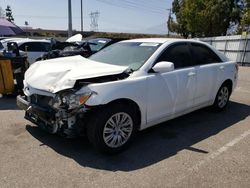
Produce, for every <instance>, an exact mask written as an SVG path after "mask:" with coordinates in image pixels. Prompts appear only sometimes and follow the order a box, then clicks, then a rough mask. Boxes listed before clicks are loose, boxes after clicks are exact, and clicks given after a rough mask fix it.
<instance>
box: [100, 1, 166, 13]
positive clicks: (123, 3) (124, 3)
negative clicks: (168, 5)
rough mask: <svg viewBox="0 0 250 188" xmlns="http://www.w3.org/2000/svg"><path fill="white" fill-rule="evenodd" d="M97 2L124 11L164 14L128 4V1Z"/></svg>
mask: <svg viewBox="0 0 250 188" xmlns="http://www.w3.org/2000/svg"><path fill="white" fill-rule="evenodd" d="M97 1H99V2H102V3H105V4H108V5H112V6H115V7H119V8H126V9H133V10H140V11H144V12H147V13H149V12H150V13H155V14H164V12H163V11H162V12H161V11H159V10H156V9H152V8H150V7H145V6H141V5H138V4H135V3H132V2H128V1H121V2H117V1H116V2H114V1H112V2H111V1H109V0H97Z"/></svg>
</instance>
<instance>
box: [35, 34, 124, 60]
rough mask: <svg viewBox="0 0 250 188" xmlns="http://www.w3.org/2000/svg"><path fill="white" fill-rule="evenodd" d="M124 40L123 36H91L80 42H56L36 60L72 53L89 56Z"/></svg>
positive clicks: (71, 54)
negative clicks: (50, 49) (91, 37)
mask: <svg viewBox="0 0 250 188" xmlns="http://www.w3.org/2000/svg"><path fill="white" fill-rule="evenodd" d="M122 40H125V39H123V38H93V39H89V40H84V41H80V42H74V43H70V42H57V43H55V44H54V46H53V47H52V49H53V50H52V51H50V52H48V53H46V54H44V55H43V56H42V57H41V58H39V59H37V60H46V59H53V58H58V57H68V56H74V55H81V56H83V57H86V58H87V57H89V56H91V55H92V54H95V53H96V52H98V51H100V50H102V49H104V48H106V47H108V46H110V45H111V44H114V43H116V42H119V41H122Z"/></svg>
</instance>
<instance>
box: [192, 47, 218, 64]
mask: <svg viewBox="0 0 250 188" xmlns="http://www.w3.org/2000/svg"><path fill="white" fill-rule="evenodd" d="M191 51H192V55H193V58H194V60H195V63H196V64H197V65H204V64H211V63H219V62H222V60H221V59H220V58H219V57H218V55H217V54H216V53H214V52H213V51H212V50H211V49H209V48H208V47H207V46H205V45H202V44H198V43H191Z"/></svg>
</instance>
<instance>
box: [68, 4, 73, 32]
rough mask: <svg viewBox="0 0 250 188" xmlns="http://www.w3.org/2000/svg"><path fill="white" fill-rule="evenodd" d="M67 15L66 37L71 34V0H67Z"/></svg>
mask: <svg viewBox="0 0 250 188" xmlns="http://www.w3.org/2000/svg"><path fill="white" fill-rule="evenodd" d="M68 16H69V21H68V22H69V28H68V37H71V36H72V8H71V0H68Z"/></svg>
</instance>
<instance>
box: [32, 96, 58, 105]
mask: <svg viewBox="0 0 250 188" xmlns="http://www.w3.org/2000/svg"><path fill="white" fill-rule="evenodd" d="M52 99H53V98H52V97H48V96H44V95H32V96H31V97H30V101H31V104H35V105H37V106H40V107H42V108H50V105H49V102H50V101H51V100H52Z"/></svg>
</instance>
